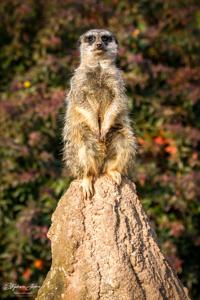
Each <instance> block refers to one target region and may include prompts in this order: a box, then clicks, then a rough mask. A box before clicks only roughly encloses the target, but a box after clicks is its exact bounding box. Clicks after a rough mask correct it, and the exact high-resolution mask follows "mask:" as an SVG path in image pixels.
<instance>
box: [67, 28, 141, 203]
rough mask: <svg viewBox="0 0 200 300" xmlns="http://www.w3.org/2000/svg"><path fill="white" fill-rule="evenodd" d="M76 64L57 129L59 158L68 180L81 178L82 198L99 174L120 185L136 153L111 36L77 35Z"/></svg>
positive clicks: (104, 33)
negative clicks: (61, 145)
mask: <svg viewBox="0 0 200 300" xmlns="http://www.w3.org/2000/svg"><path fill="white" fill-rule="evenodd" d="M79 45H80V65H79V67H78V68H77V69H76V70H75V72H74V76H73V77H72V79H71V82H70V83H71V88H70V91H69V93H68V95H67V99H66V100H67V109H66V114H65V125H64V129H63V141H64V151H63V154H64V155H63V159H64V161H65V163H66V166H67V168H68V169H69V170H70V171H71V175H72V176H73V177H75V178H79V179H81V186H82V190H83V195H84V197H85V198H87V197H91V196H92V195H93V193H94V187H93V184H94V181H95V179H96V178H97V177H98V176H99V175H100V174H106V175H108V176H110V177H111V178H112V179H113V181H114V182H115V183H116V184H117V185H120V183H121V176H122V175H126V174H127V172H128V170H129V169H130V167H131V166H132V162H133V159H134V156H135V152H136V141H135V136H134V133H133V130H132V128H131V125H130V119H129V114H128V100H127V96H126V94H125V86H124V82H123V80H122V76H121V71H120V70H119V69H118V68H117V66H116V63H115V60H116V57H117V54H118V42H117V40H116V37H115V36H114V35H113V34H112V33H111V32H110V31H108V30H104V29H92V30H89V31H87V32H86V33H84V34H83V35H81V37H80V39H79Z"/></svg>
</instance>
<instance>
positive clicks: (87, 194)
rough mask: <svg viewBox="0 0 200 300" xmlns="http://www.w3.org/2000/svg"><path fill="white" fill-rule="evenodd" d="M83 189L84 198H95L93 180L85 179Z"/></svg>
mask: <svg viewBox="0 0 200 300" xmlns="http://www.w3.org/2000/svg"><path fill="white" fill-rule="evenodd" d="M81 187H82V190H83V197H84V198H85V199H89V198H91V197H92V196H93V194H94V190H93V185H92V180H91V179H90V178H83V180H82V183H81Z"/></svg>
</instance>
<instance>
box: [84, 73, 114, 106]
mask: <svg viewBox="0 0 200 300" xmlns="http://www.w3.org/2000/svg"><path fill="white" fill-rule="evenodd" d="M113 81H114V79H113V78H112V77H111V76H110V75H109V74H107V73H104V72H102V71H99V70H96V72H91V73H88V74H87V77H86V82H85V88H84V89H85V91H86V96H87V98H88V100H89V101H90V102H92V103H93V105H95V106H96V108H97V109H98V110H100V111H103V110H104V109H106V107H107V106H109V105H110V103H111V102H112V101H113V98H114V95H115V92H114V88H113V84H112V83H113Z"/></svg>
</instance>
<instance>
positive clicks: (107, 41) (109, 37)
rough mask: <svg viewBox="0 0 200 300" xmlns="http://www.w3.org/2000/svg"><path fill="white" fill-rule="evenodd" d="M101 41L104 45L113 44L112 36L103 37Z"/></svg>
mask: <svg viewBox="0 0 200 300" xmlns="http://www.w3.org/2000/svg"><path fill="white" fill-rule="evenodd" d="M101 40H102V41H103V42H104V43H110V42H112V36H110V35H102V37H101Z"/></svg>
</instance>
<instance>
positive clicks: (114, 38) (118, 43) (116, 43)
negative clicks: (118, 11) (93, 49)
mask: <svg viewBox="0 0 200 300" xmlns="http://www.w3.org/2000/svg"><path fill="white" fill-rule="evenodd" d="M113 38H114V40H115V42H116V44H117V45H119V42H118V40H117V38H116V36H115V35H114V34H113Z"/></svg>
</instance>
